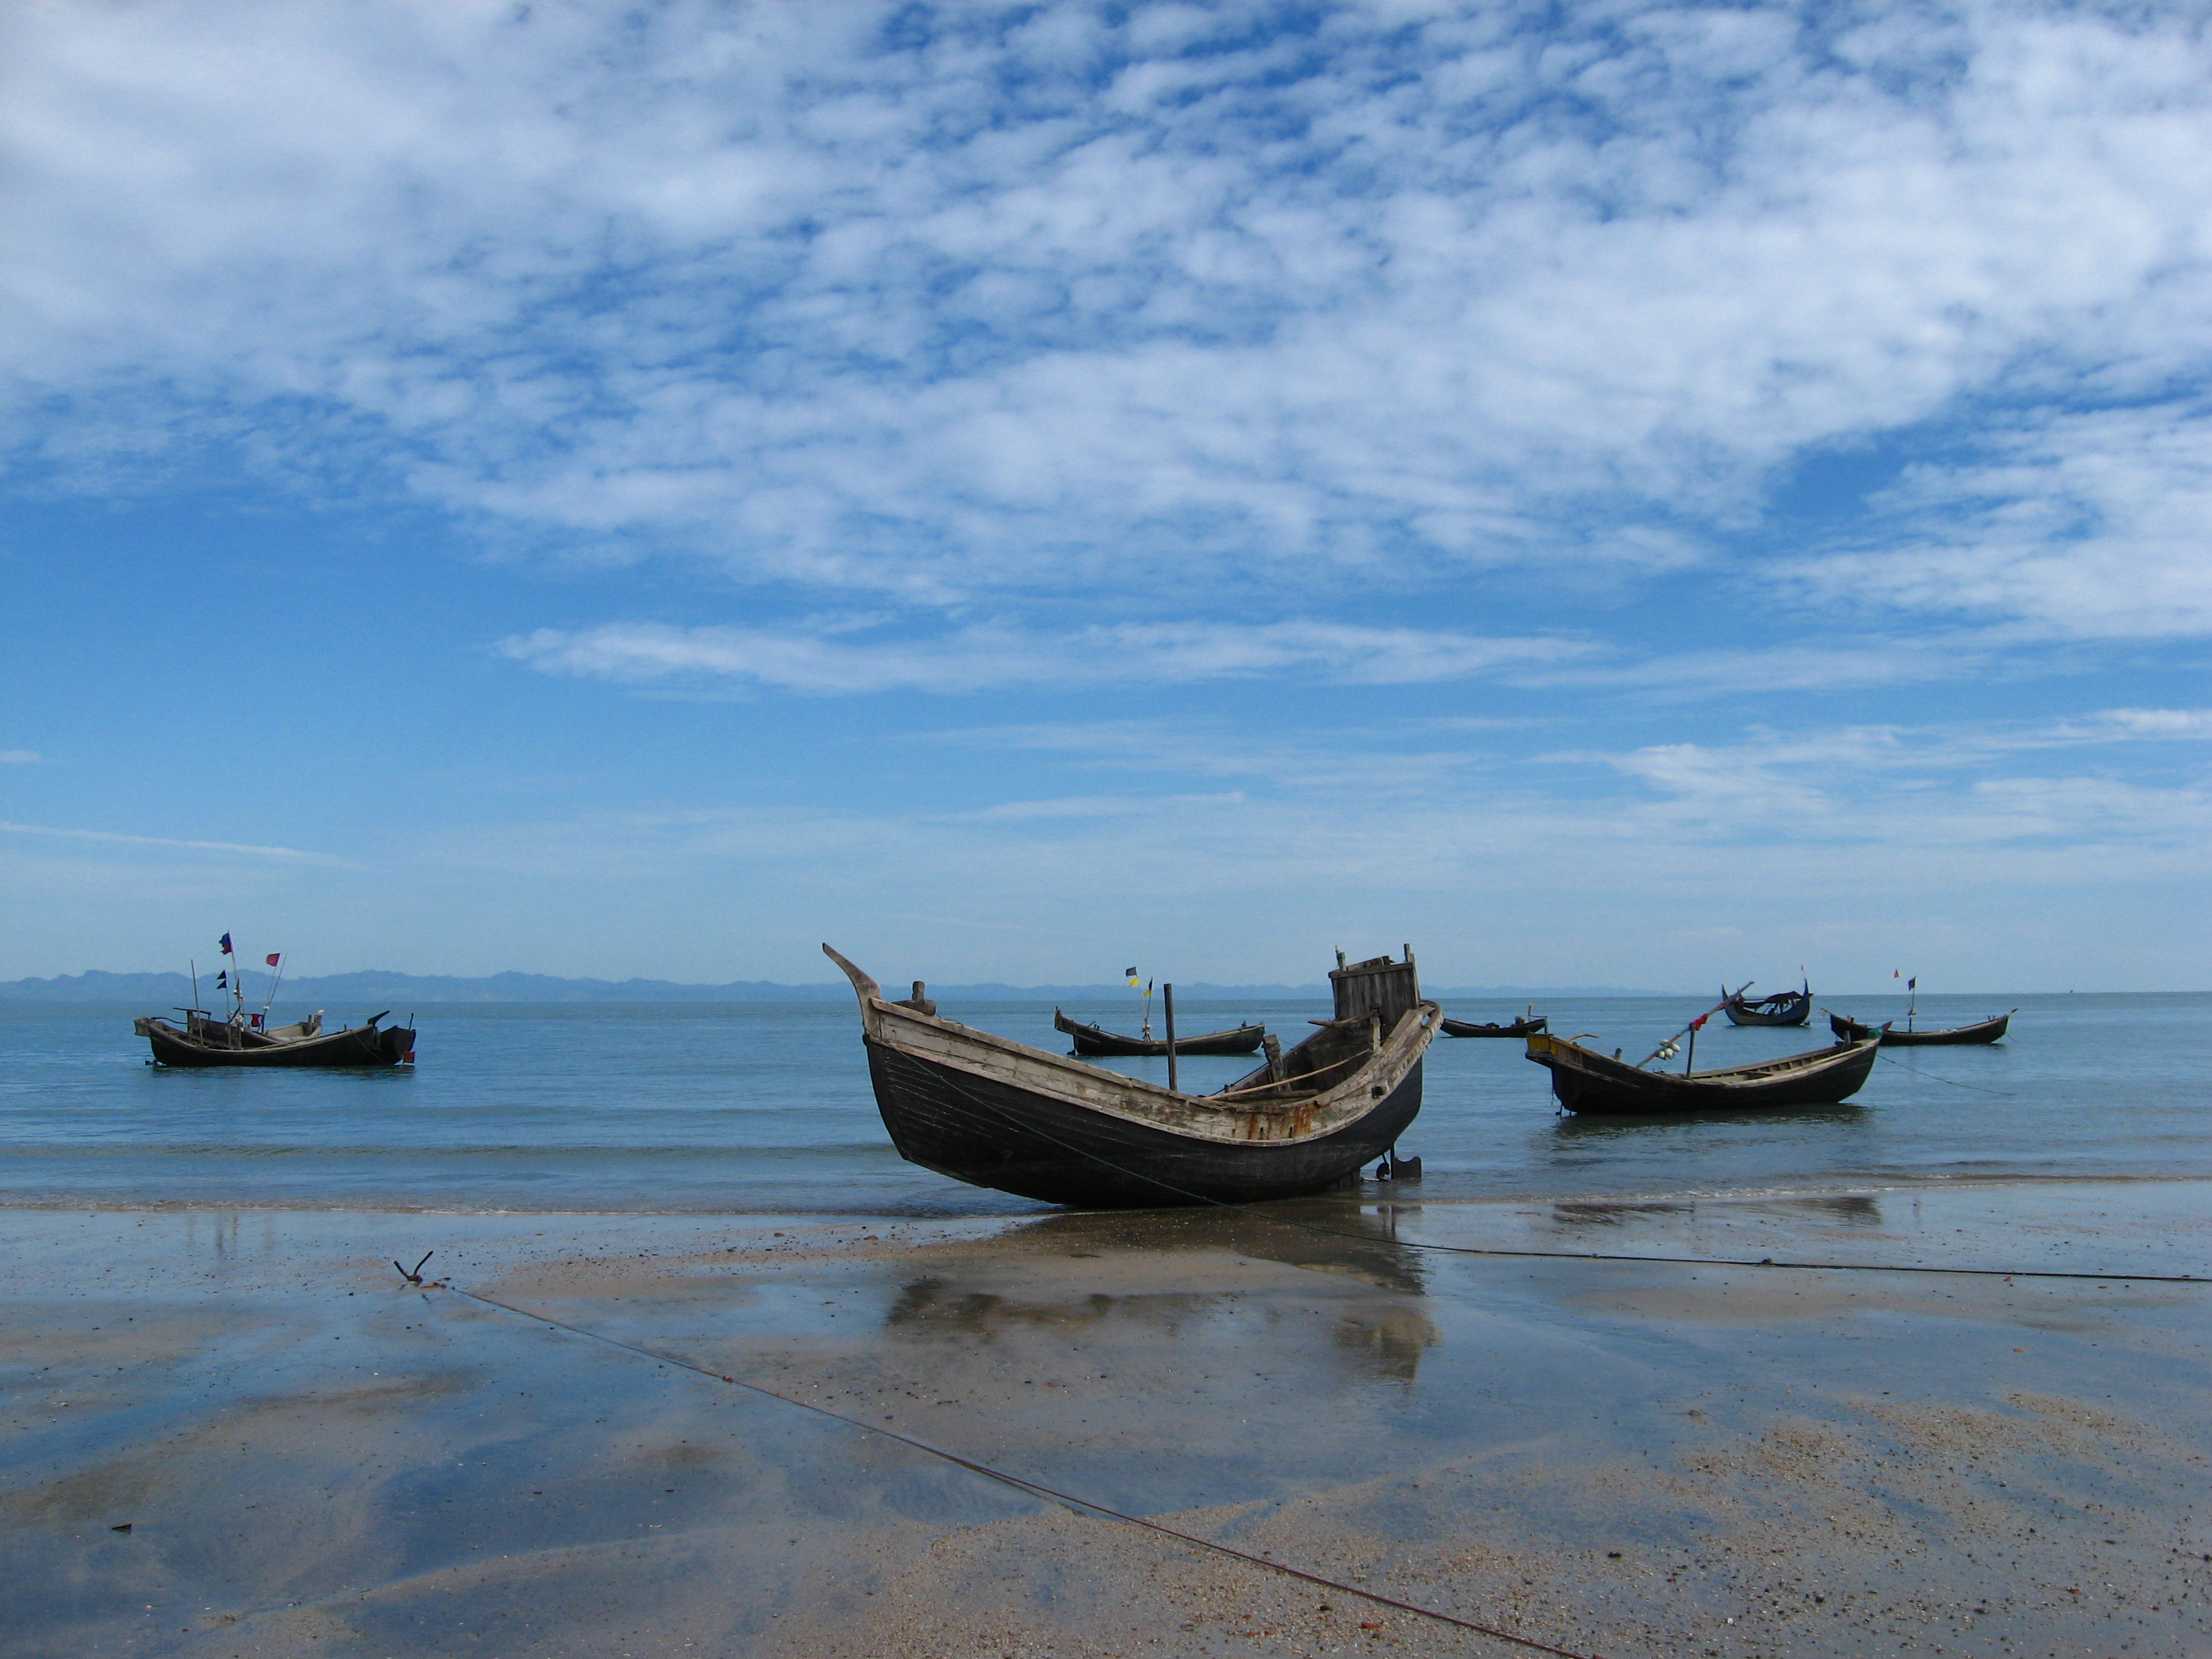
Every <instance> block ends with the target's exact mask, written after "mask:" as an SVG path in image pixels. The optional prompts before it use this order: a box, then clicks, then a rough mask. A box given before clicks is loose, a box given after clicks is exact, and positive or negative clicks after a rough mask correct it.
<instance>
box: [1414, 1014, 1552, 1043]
mask: <svg viewBox="0 0 2212 1659" xmlns="http://www.w3.org/2000/svg"><path fill="white" fill-rule="evenodd" d="M1438 1023H1439V1024H1442V1025H1443V1030H1444V1035H1445V1036H1448V1037H1518V1036H1528V1034H1529V1033H1530V1032H1532V1031H1541V1030H1543V1029H1544V1028H1545V1026H1546V1025H1547V1024H1550V1023H1551V1017H1550V1016H1549V1015H1547V1014H1528V1015H1524V1016H1523V1017H1522V1018H1519V1019H1514V1020H1508V1021H1507V1022H1506V1023H1505V1024H1503V1025H1500V1024H1497V1023H1496V1022H1495V1021H1492V1022H1491V1023H1488V1024H1481V1025H1478V1024H1475V1023H1474V1021H1473V1020H1471V1019H1447V1020H1442V1021H1440V1022H1438Z"/></svg>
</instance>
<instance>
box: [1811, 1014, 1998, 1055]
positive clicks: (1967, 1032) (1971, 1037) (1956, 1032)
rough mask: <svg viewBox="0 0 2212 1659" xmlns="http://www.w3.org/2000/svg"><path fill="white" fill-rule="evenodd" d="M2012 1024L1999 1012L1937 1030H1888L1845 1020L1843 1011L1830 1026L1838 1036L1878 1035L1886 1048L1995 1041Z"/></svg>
mask: <svg viewBox="0 0 2212 1659" xmlns="http://www.w3.org/2000/svg"><path fill="white" fill-rule="evenodd" d="M2011 1023H2012V1015H2011V1014H2009V1013H2004V1014H1999V1015H1998V1016H1997V1017H1996V1018H1995V1019H1983V1020H1977V1021H1975V1022H1974V1024H1972V1025H1951V1026H1946V1027H1944V1028H1943V1029H1942V1030H1934V1031H1894V1030H1884V1029H1883V1028H1882V1027H1881V1026H1879V1025H1868V1024H1863V1022H1861V1021H1859V1020H1856V1019H1846V1018H1844V1016H1843V1015H1841V1014H1830V1015H1829V1016H1828V1029H1829V1030H1832V1031H1833V1032H1834V1033H1835V1034H1836V1035H1837V1036H1839V1037H1843V1038H1845V1039H1846V1040H1849V1039H1850V1038H1853V1037H1870V1036H1876V1035H1877V1034H1878V1035H1879V1036H1881V1046H1882V1047H1883V1048H1957V1047H1960V1046H1963V1045H1966V1044H1969V1043H1976V1042H1996V1041H1997V1040H1998V1039H2000V1038H2001V1037H2002V1036H2004V1034H2005V1028H2006V1027H2007V1026H2008V1025H2009V1024H2011Z"/></svg>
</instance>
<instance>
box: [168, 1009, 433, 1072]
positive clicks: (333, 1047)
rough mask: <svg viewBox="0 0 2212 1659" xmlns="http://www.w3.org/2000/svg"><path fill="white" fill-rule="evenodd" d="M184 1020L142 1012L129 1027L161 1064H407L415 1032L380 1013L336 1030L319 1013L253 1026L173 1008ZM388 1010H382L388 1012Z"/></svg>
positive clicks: (412, 1053)
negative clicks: (294, 1021)
mask: <svg viewBox="0 0 2212 1659" xmlns="http://www.w3.org/2000/svg"><path fill="white" fill-rule="evenodd" d="M178 1012H180V1013H182V1014H183V1015H184V1016H185V1024H184V1025H183V1026H182V1027H181V1028H179V1026H176V1025H174V1024H171V1023H170V1022H169V1021H167V1020H166V1019H162V1018H158V1017H157V1016H155V1015H151V1014H148V1015H143V1016H141V1017H140V1018H138V1019H137V1020H134V1021H133V1022H131V1030H134V1031H136V1032H137V1034H138V1035H139V1036H143V1037H144V1038H145V1039H146V1040H147V1041H148V1042H150V1043H151V1044H152V1045H153V1048H154V1058H155V1060H156V1061H157V1062H158V1063H160V1064H161V1065H163V1066H187V1067H201V1066H412V1065H413V1064H414V1063H415V1031H414V1029H413V1027H411V1026H406V1025H390V1026H385V1027H383V1028H382V1029H379V1025H378V1022H379V1021H380V1020H382V1019H383V1018H384V1014H382V1013H380V1014H374V1015H372V1016H370V1018H369V1020H368V1024H364V1025H356V1026H352V1027H349V1028H347V1029H345V1030H337V1031H325V1030H323V1029H322V1025H323V1017H322V1015H320V1014H319V1013H318V1014H316V1015H315V1016H314V1017H313V1018H311V1019H306V1020H302V1021H301V1022H300V1023H299V1024H295V1025H276V1026H270V1027H267V1028H265V1029H261V1030H256V1029H255V1028H253V1027H252V1026H250V1025H243V1024H234V1023H233V1022H231V1021H229V1020H226V1019H216V1018H214V1017H213V1016H212V1015H210V1014H208V1013H206V1012H203V1011H202V1010H199V1009H197V1008H187V1009H179V1011H178ZM385 1012H386V1013H388V1012H391V1011H390V1010H389V1009H386V1011H385Z"/></svg>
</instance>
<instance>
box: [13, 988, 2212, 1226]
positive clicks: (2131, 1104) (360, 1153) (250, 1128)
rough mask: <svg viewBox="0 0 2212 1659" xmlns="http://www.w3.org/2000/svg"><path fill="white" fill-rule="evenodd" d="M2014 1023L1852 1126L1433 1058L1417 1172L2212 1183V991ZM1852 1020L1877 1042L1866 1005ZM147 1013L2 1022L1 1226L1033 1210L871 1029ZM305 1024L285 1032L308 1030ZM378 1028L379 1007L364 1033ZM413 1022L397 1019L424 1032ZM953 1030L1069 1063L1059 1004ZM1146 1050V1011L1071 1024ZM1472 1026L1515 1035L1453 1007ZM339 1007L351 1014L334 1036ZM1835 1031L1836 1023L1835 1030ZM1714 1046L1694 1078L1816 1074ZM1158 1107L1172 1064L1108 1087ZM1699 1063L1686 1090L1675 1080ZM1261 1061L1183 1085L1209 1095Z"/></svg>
mask: <svg viewBox="0 0 2212 1659" xmlns="http://www.w3.org/2000/svg"><path fill="white" fill-rule="evenodd" d="M2015 1000H2017V1001H2019V1002H2020V1004H2021V1012H2020V1013H2019V1014H2018V1016H2016V1017H2015V1020H2014V1022H2013V1028H2012V1035H2011V1036H2009V1037H2008V1040H2007V1041H2006V1042H2003V1043H2002V1044H1999V1045H1996V1046H1995V1047H1991V1048H1953V1049H1944V1048H1935V1049H1892V1050H1887V1051H1885V1053H1884V1054H1883V1057H1882V1060H1881V1063H1880V1064H1879V1065H1877V1066H1875V1072H1874V1075H1873V1077H1872V1078H1871V1079H1869V1083H1868V1085H1867V1086H1866V1088H1865V1089H1864V1090H1863V1091H1861V1092H1860V1094H1859V1095H1858V1097H1857V1098H1856V1099H1855V1100H1854V1101H1852V1102H1851V1103H1849V1104H1847V1105H1844V1106H1841V1107H1831V1108H1821V1109H1800V1110H1796V1111H1791V1112H1778V1113H1759V1114H1744V1115H1735V1116H1730V1117H1716V1118H1709V1119H1700V1120H1694V1121H1637V1120H1619V1119H1614V1120H1605V1119H1589V1118H1574V1117H1569V1116H1562V1115H1559V1114H1558V1113H1557V1112H1556V1111H1555V1110H1554V1109H1553V1103H1552V1102H1551V1100H1550V1097H1549V1094H1548V1091H1547V1085H1548V1079H1547V1075H1546V1073H1544V1072H1543V1071H1542V1070H1541V1068H1539V1067H1537V1066H1531V1065H1529V1064H1528V1063H1527V1061H1526V1060H1524V1059H1523V1058H1522V1044H1520V1043H1518V1042H1504V1041H1486V1040H1479V1039H1474V1040H1467V1039H1462V1040H1442V1041H1439V1042H1437V1044H1436V1045H1435V1047H1434V1048H1432V1049H1431V1051H1430V1056H1429V1060H1428V1062H1427V1073H1426V1097H1425V1105H1424V1108H1423V1110H1422V1114H1421V1116H1420V1118H1419V1121H1417V1122H1416V1124H1415V1125H1414V1126H1413V1131H1412V1133H1410V1134H1409V1135H1408V1136H1407V1139H1406V1140H1405V1142H1404V1143H1403V1144H1402V1145H1401V1148H1400V1150H1401V1153H1404V1154H1407V1155H1412V1154H1416V1153H1417V1154H1419V1156H1420V1157H1421V1158H1423V1160H1424V1164H1425V1180H1424V1182H1423V1183H1422V1185H1421V1188H1420V1190H1419V1196H1420V1197H1421V1198H1422V1199H1423V1200H1425V1201H1428V1202H1437V1201H1444V1200H1472V1199H1482V1198H1522V1197H1554V1198H1571V1197H1577V1196H1626V1195H1652V1196H1666V1195H1701V1194H1716V1195H1717V1194H1743V1193H1758V1192H1793V1191H1814V1190H1833V1189H1836V1188H1863V1187H1880V1186H1890V1185H1906V1184H1915V1183H1923V1182H1958V1181H2005V1180H2051V1179H2078V1178H2085V1177H2097V1178H2102V1179H2107V1180H2111V1179H2123V1180H2125V1179H2134V1180H2144V1181H2154V1180H2162V1179H2172V1178H2179V1177H2190V1178H2202V1177H2205V1176H2212V1114H2209V1113H2208V1112H2207V1110H2206V1105H2207V1090H2206V1088H2205V1085H2203V1081H2202V1079H2204V1078H2205V1077H2206V1076H2207V1075H2209V1074H2212V1068H2208V1061H2212V994H2152V995H2064V996H2041V997H2028V998H2023V999H2015V998H2002V999H1990V998H1939V997H1930V998H1924V999H1923V1000H1922V1003H1921V1010H1922V1024H1928V1025H1943V1024H1962V1023H1964V1022H1966V1021H1967V1020H1970V1019H1976V1018H1982V1017H1984V1016H1985V1015H1987V1014H1989V1013H1991V1012H2002V1009H2003V1008H2004V1007H2006V1006H2009V1005H2010V1004H2011V1003H2012V1002H2014V1001H2015ZM1834 1001H1835V1004H1836V1006H1839V1007H1841V1008H1843V1009H1844V1010H1845V1011H1847V1012H1852V1013H1855V1014H1857V1015H1860V1016H1861V1017H1871V1018H1884V1017H1887V1015H1889V1014H1892V1013H1893V1012H1898V1011H1897V1010H1895V1009H1893V1008H1890V1007H1888V1006H1885V1005H1884V1004H1882V1003H1881V1002H1880V1001H1878V1000H1875V999H1869V998H1837V999H1835V1000H1834ZM1700 1006H1701V1005H1700V1004H1699V1003H1698V1002H1697V1001H1696V1000H1692V999H1688V998H1679V999H1678V998H1592V999H1584V1000H1563V1001H1559V1002H1554V1003H1552V1004H1549V1005H1547V1007H1546V1009H1545V1012H1547V1013H1549V1014H1550V1016H1551V1018H1552V1029H1553V1030H1555V1031H1558V1032H1559V1033H1561V1034H1562V1035H1565V1034H1571V1033H1574V1032H1579V1031H1587V1032H1590V1033H1593V1034H1595V1035H1594V1036H1593V1038H1592V1044H1593V1046H1600V1047H1604V1048H1612V1047H1613V1046H1615V1045H1619V1046H1620V1047H1622V1048H1624V1049H1625V1050H1626V1053H1627V1054H1628V1057H1629V1058H1631V1059H1634V1058H1637V1057H1638V1056H1639V1055H1640V1054H1644V1053H1645V1052H1648V1051H1649V1050H1650V1048H1652V1047H1653V1046H1654V1045H1655V1044H1656V1042H1657V1041H1658V1040H1659V1039H1660V1038H1661V1037H1663V1036H1666V1035H1668V1032H1670V1031H1672V1030H1675V1029H1676V1028H1678V1027H1679V1026H1680V1025H1681V1024H1683V1023H1684V1022H1685V1021H1686V1019H1688V1018H1690V1017H1691V1016H1692V1015H1694V1014H1696V1013H1697V1012H1699V1009H1700ZM134 1012H144V1011H143V1010H118V1009H90V1008H66V1009H55V1008H35V1009H33V1008H15V1009H8V1010H4V1011H0V1203H15V1204H23V1203H32V1204H48V1205H60V1206H74V1205H85V1206H114V1205H130V1206H146V1205H162V1204H205V1205H244V1206H301V1207H324V1206H334V1207H358V1208H365V1209H395V1208H398V1209H406V1208H416V1207H422V1208H437V1209H471V1210H532V1209H537V1210H547V1211H574V1210H591V1211H633V1212H751V1213H775V1212H842V1213H875V1214H907V1215H961V1214H993V1213H1008V1212H1023V1211H1029V1210H1034V1209H1037V1208H1039V1207H1042V1206H1036V1205H1032V1204H1030V1203H1029V1202H1027V1201H1026V1200H1018V1199H1013V1198H1009V1197H1007V1196H1006V1195H1004V1194H993V1193H987V1192H984V1191H981V1190H979V1189H976V1188H968V1187H963V1186H962V1185H960V1184H958V1183H957V1182H951V1181H949V1180H946V1179H945V1178H944V1177H942V1176H936V1175H933V1174H931V1173H930V1172H928V1171H927V1170H920V1169H917V1168H915V1166H913V1165H911V1164H906V1163H904V1162H902V1160H901V1159H900V1158H899V1157H898V1155H897V1154H896V1152H894V1151H893V1150H892V1149H891V1146H890V1139H889V1137H888V1136H887V1135H886V1134H885V1133H884V1128H883V1125H882V1122H881V1121H880V1120H879V1119H878V1116H877V1115H876V1111H875V1104H874V1100H873V1097H872V1095H871V1093H870V1091H869V1086H868V1080H867V1072H866V1064H865V1061H864V1059H863V1056H862V1054H861V1049H860V1033H859V1022H858V1019H857V1017H856V1015H855V1013H854V1010H853V1008H852V1007H851V1006H850V1005H849V1004H844V1003H828V1004H824V1003H805V1004H790V1005H744V1006H698V1005H690V1004H685V1005H612V1006H609V1005H599V1006H594V1005H561V1006H483V1005H474V1006H453V1007H446V1008H429V1009H424V1010H422V1011H419V1016H418V1018H417V1024H418V1026H419V1029H420V1030H421V1031H422V1038H421V1042H420V1046H419V1048H418V1049H417V1054H418V1056H419V1060H420V1064H419V1065H417V1066H416V1067H415V1068H414V1069H413V1070H412V1071H411V1072H384V1073H314V1072H295V1073H283V1072H220V1071H216V1072H168V1071H164V1070H162V1069H161V1068H159V1067H156V1066H149V1065H148V1064H146V1063H145V1062H146V1049H145V1045H144V1042H143V1040H142V1039H139V1038H137V1037H134V1036H132V1035H131V1024H130V1021H131V1014H132V1013H134ZM298 1012H307V1011H306V1010H298V1011H294V1012H286V1011H284V1010H282V1009H280V1010H279V1011H278V1017H280V1018H292V1017H295V1014H296V1013H298ZM343 1012H344V1011H340V1010H332V1011H331V1018H332V1019H333V1020H334V1021H335V1020H337V1018H341V1017H342V1015H343ZM361 1012H368V1011H367V1010H362V1011H361ZM403 1012H404V1011H403ZM942 1012H944V1013H945V1014H946V1015H947V1016H948V1017H950V1018H957V1019H960V1020H963V1021H964V1022H966V1023H968V1024H972V1025H975V1026H978V1027H980V1028H982V1029H985V1030H993V1031H996V1032H1000V1033H1001V1034H1003V1035H1005V1036H1010V1037H1012V1038H1015V1039H1016V1040H1018V1041H1021V1042H1031V1043H1035V1044H1036V1045H1038V1046H1040V1047H1043V1048H1051V1049H1054V1050H1055V1051H1059V1050H1060V1049H1062V1048H1064V1046H1065V1044H1064V1039H1061V1038H1059V1037H1057V1036H1055V1035H1054V1032H1053V1030H1052V1028H1051V1022H1052V1009H1051V1006H1050V1005H1049V1004H1040V1003H1012V1002H1008V1003H977V1004H969V1005H962V1004H953V1003H946V1004H945V1006H944V1007H943V1009H942ZM1067 1012H1069V1013H1070V1014H1071V1015H1073V1016H1075V1017H1077V1018H1085V1019H1091V1018H1097V1019H1099V1020H1101V1021H1102V1022H1103V1023H1104V1024H1108V1025H1109V1026H1119V1027H1121V1028H1122V1029H1133V1027H1134V1024H1135V1023H1136V1022H1135V1021H1134V1020H1133V1018H1131V1017H1130V1012H1131V1011H1130V1008H1129V1006H1127V1004H1126V1003H1123V1002H1120V1001H1118V1000H1116V1001H1111V1002H1108V1001H1101V1002H1099V1003H1097V1004H1096V1005H1083V1006H1076V1005H1070V1006H1068V1009H1067ZM1179 1012H1182V1013H1183V1016H1184V1018H1183V1020H1182V1022H1180V1023H1182V1024H1186V1025H1187V1026H1188V1028H1190V1029H1193V1030H1211V1029H1214V1028H1217V1027H1219V1026H1226V1025H1232V1024H1237V1023H1238V1022H1239V1021H1240V1020H1242V1019H1245V1018H1255V1019H1264V1020H1265V1021H1266V1022H1267V1024H1268V1026H1269V1028H1270V1029H1271V1030H1274V1031H1276V1032H1278V1033H1279V1035H1281V1036H1282V1037H1283V1039H1284V1042H1285V1046H1287V1045H1288V1044H1290V1043H1291V1042H1296V1041H1297V1039H1298V1038H1299V1037H1300V1036H1303V1035H1304V1033H1305V1031H1306V1030H1307V1026H1306V1021H1307V1020H1309V1019H1310V1018H1317V1017H1321V1016H1323V1015H1325V1014H1326V1013H1327V1012H1328V1009H1327V1007H1326V1006H1325V1005H1324V1004H1322V1003H1321V1002H1319V1001H1315V1002H1311V1003H1306V1002H1264V1001H1252V1002H1219V1003H1198V1004H1192V1005H1189V1006H1188V1008H1187V1009H1184V1010H1181V1011H1179ZM1447 1012H1449V1013H1451V1014H1453V1015H1454V1016H1455V1017H1458V1018H1472V1019H1478V1020H1482V1019H1495V1018H1508V1017H1510V1015H1512V1014H1514V1013H1517V1012H1519V1007H1518V1006H1517V1005H1516V1006H1509V1005H1507V1004H1504V1003H1486V1002H1480V1001H1475V1000H1466V1001H1458V1000H1455V1001H1453V1002H1450V1003H1449V1004H1448V1005H1447ZM1816 1019H1817V1017H1816ZM1825 1040H1826V1027H1825V1023H1820V1024H1815V1025H1814V1027H1812V1028H1809V1029H1805V1030H1756V1029H1751V1030H1736V1029H1735V1028H1732V1027H1729V1026H1726V1025H1723V1024H1720V1023H1719V1022H1717V1021H1716V1022H1715V1024H1713V1025H1711V1026H1708V1027H1707V1028H1706V1030H1705V1032H1704V1033H1703V1034H1701V1036H1700V1037H1699V1048H1698V1054H1697V1058H1698V1062H1699V1066H1701V1067H1702V1066H1717V1065H1724V1064H1730V1063H1734V1062H1735V1061H1738V1060H1750V1059H1753V1058H1759V1057H1763V1056H1767V1055H1774V1054H1789V1053H1794V1052H1797V1051H1799V1050H1802V1049H1805V1048H1815V1047H1819V1046H1821V1045H1822V1044H1823V1042H1824V1041H1825ZM1107 1063H1109V1064H1111V1065H1114V1066H1117V1067H1119V1068H1121V1069H1125V1070H1127V1071H1130V1072H1133V1073H1137V1074H1139V1075H1147V1076H1153V1077H1157V1078H1158V1079H1160V1080H1163V1081H1164V1079H1165V1072H1166V1066H1165V1062H1164V1061H1161V1060H1128V1061H1113V1062H1107ZM1677 1063H1678V1064H1679V1063H1680V1062H1677ZM1249 1064H1250V1062H1249V1061H1248V1060H1203V1059H1200V1060H1184V1061H1183V1062H1182V1071H1183V1080H1184V1084H1185V1086H1186V1087H1195V1088H1216V1087H1219V1086H1221V1085H1223V1084H1225V1083H1226V1082H1228V1081H1229V1080H1230V1079H1232V1078H1233V1077H1235V1076H1237V1075H1239V1074H1240V1073H1242V1072H1243V1071H1244V1070H1246V1069H1248V1068H1249Z"/></svg>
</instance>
